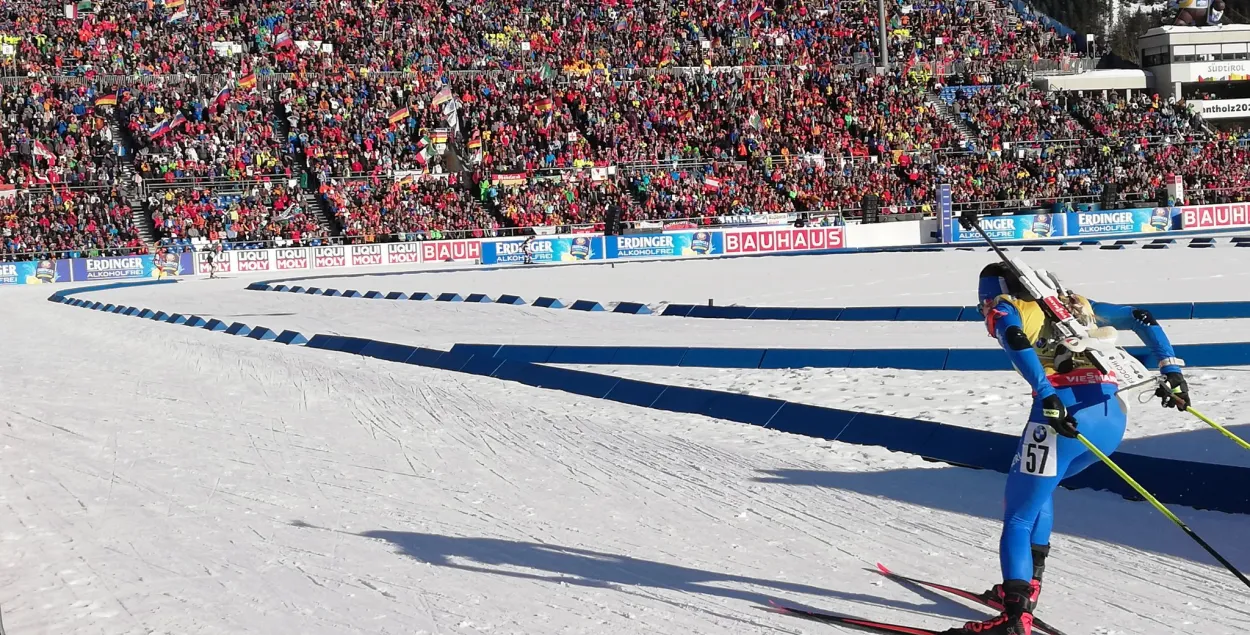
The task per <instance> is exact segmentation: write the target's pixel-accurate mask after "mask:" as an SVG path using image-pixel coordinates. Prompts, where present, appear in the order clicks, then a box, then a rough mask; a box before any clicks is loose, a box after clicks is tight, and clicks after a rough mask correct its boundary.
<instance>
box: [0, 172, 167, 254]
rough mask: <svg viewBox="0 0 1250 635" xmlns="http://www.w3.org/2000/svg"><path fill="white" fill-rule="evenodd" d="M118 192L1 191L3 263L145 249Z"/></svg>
mask: <svg viewBox="0 0 1250 635" xmlns="http://www.w3.org/2000/svg"><path fill="white" fill-rule="evenodd" d="M142 245H143V243H142V241H140V240H139V235H138V233H137V232H136V231H135V230H134V225H133V223H132V222H131V219H130V207H129V206H128V205H126V204H125V203H124V202H123V201H122V197H121V194H120V192H119V191H118V190H116V189H109V190H103V189H90V190H78V189H71V188H69V187H60V188H57V187H52V188H48V189H40V190H29V191H25V192H21V193H18V192H17V191H16V190H8V191H3V192H0V260H7V259H10V258H14V257H21V256H26V257H29V255H30V254H47V253H53V252H70V253H82V254H90V255H98V254H106V255H107V254H113V253H118V252H121V251H124V250H128V249H133V248H136V247H141V246H142Z"/></svg>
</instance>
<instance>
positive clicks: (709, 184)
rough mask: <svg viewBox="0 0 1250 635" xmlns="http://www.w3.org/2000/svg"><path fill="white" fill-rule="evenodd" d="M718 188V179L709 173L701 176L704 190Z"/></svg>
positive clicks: (708, 190)
mask: <svg viewBox="0 0 1250 635" xmlns="http://www.w3.org/2000/svg"><path fill="white" fill-rule="evenodd" d="M719 189H720V179H718V178H716V177H714V176H712V175H710V174H709V175H708V176H705V177H703V190H704V191H705V192H715V191H716V190H719Z"/></svg>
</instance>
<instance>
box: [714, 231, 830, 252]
mask: <svg viewBox="0 0 1250 635" xmlns="http://www.w3.org/2000/svg"><path fill="white" fill-rule="evenodd" d="M844 237H845V234H844V233H843V229H842V228H841V227H785V228H776V229H744V230H726V231H725V235H724V243H725V253H726V254H763V253H774V252H790V251H818V250H824V249H842V248H844V247H846V241H845V238H844Z"/></svg>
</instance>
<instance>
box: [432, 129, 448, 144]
mask: <svg viewBox="0 0 1250 635" xmlns="http://www.w3.org/2000/svg"><path fill="white" fill-rule="evenodd" d="M449 136H450V135H449V134H448V133H447V130H444V129H442V128H440V129H438V130H435V131H433V132H431V133H430V141H433V142H434V143H447V138H448V137H449Z"/></svg>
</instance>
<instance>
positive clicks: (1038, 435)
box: [1033, 426, 1046, 443]
mask: <svg viewBox="0 0 1250 635" xmlns="http://www.w3.org/2000/svg"><path fill="white" fill-rule="evenodd" d="M1033 440H1034V441H1036V442H1038V443H1041V442H1042V441H1045V440H1046V426H1037V427H1035V428H1033Z"/></svg>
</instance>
